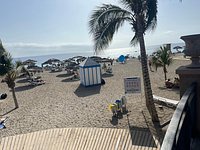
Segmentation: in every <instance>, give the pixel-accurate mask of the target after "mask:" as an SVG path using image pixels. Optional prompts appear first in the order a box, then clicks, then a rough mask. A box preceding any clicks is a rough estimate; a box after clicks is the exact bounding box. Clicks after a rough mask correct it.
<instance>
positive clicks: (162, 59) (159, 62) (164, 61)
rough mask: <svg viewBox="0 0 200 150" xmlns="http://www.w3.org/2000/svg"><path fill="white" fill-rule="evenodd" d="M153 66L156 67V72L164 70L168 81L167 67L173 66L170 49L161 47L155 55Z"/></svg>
mask: <svg viewBox="0 0 200 150" xmlns="http://www.w3.org/2000/svg"><path fill="white" fill-rule="evenodd" d="M152 64H153V66H154V67H155V69H156V71H157V69H158V68H159V67H162V68H163V72H164V76H165V80H167V66H169V65H171V64H172V57H171V51H170V49H167V47H165V46H163V47H160V49H159V50H158V51H156V52H155V53H153V56H152Z"/></svg>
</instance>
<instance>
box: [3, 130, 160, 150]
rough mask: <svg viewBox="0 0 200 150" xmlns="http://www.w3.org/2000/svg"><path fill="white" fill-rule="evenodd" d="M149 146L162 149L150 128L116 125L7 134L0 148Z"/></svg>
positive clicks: (118, 149) (116, 149)
mask: <svg viewBox="0 0 200 150" xmlns="http://www.w3.org/2000/svg"><path fill="white" fill-rule="evenodd" d="M21 149H24V150H54V149H59V150H65V149H68V150H94V149H95V150H102V149H103V150H135V149H138V150H145V149H148V150H149V149H153V150H157V149H160V144H159V141H158V140H157V139H156V138H155V137H153V136H152V134H151V133H150V131H146V130H137V129H136V130H132V131H129V130H128V129H114V128H61V129H59V128H56V129H49V130H44V131H38V132H32V133H28V134H21V135H16V136H11V137H5V138H3V139H2V140H1V144H0V150H21Z"/></svg>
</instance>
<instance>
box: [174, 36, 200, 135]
mask: <svg viewBox="0 0 200 150" xmlns="http://www.w3.org/2000/svg"><path fill="white" fill-rule="evenodd" d="M181 39H182V40H183V41H184V42H185V52H184V53H185V55H186V56H190V57H191V61H192V63H191V64H190V65H187V66H181V67H179V68H178V69H176V74H178V75H179V78H180V97H182V95H183V94H184V92H185V91H186V89H187V88H188V87H189V86H190V85H191V84H192V83H193V82H197V91H200V62H199V56H200V34H196V35H188V36H182V37H181ZM196 110H197V118H196V121H197V125H196V127H197V132H198V134H200V92H197V103H196Z"/></svg>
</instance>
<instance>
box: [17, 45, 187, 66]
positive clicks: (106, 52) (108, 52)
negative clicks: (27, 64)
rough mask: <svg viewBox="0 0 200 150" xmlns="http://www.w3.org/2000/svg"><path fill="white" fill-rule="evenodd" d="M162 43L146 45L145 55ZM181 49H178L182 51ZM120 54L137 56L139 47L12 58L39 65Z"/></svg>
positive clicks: (173, 50)
mask: <svg viewBox="0 0 200 150" xmlns="http://www.w3.org/2000/svg"><path fill="white" fill-rule="evenodd" d="M160 46H162V45H153V46H146V53H147V55H151V54H152V53H153V52H155V51H156V50H158V49H159V47H160ZM175 46H181V47H184V46H185V45H184V43H171V51H172V52H177V51H176V50H175V49H174V48H173V47H175ZM182 50H183V49H180V51H182ZM121 55H124V56H126V55H129V56H132V57H138V56H139V55H140V50H139V48H134V47H130V48H117V49H107V50H104V51H102V52H100V53H98V54H95V53H94V51H86V52H83V51H80V53H78V52H76V53H62V54H51V55H40V56H28V57H17V58H14V59H13V61H17V60H20V61H25V60H27V59H33V60H36V61H37V62H36V65H38V66H41V64H42V63H43V62H45V61H47V60H48V59H52V58H56V59H59V60H66V59H69V58H72V57H74V56H85V57H90V56H100V57H103V58H114V59H117V58H118V57H119V56H121Z"/></svg>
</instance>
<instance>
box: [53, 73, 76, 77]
mask: <svg viewBox="0 0 200 150" xmlns="http://www.w3.org/2000/svg"><path fill="white" fill-rule="evenodd" d="M72 75H73V74H67V73H64V74H58V75H57V76H56V77H61V78H64V77H70V76H72Z"/></svg>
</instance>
